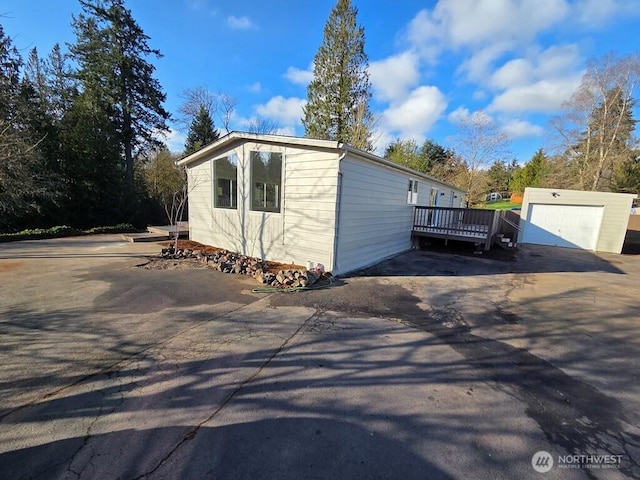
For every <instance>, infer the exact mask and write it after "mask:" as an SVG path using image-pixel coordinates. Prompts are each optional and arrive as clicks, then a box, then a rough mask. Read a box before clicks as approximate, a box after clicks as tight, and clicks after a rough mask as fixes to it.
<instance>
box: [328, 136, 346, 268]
mask: <svg viewBox="0 0 640 480" xmlns="http://www.w3.org/2000/svg"><path fill="white" fill-rule="evenodd" d="M346 156H347V150H346V149H344V150H343V151H342V153H341V154H340V156H339V157H338V185H337V187H336V211H335V222H334V230H335V233H334V235H333V259H332V266H331V271H332V272H334V271H336V270H337V268H338V245H339V242H338V237H339V236H340V204H341V202H342V172H341V171H340V165H341V163H342V160H344V158H345V157H346Z"/></svg>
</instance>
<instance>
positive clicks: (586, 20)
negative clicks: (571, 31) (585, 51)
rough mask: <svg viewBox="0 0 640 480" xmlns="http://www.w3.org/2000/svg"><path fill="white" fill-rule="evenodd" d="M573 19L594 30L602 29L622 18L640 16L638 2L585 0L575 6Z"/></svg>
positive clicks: (628, 0)
mask: <svg viewBox="0 0 640 480" xmlns="http://www.w3.org/2000/svg"><path fill="white" fill-rule="evenodd" d="M573 10H574V11H573V17H574V18H576V19H577V20H578V22H580V23H582V24H584V25H586V26H588V27H592V28H602V27H604V26H605V25H606V24H607V23H608V22H609V21H610V20H612V19H613V18H615V17H620V16H626V17H629V16H634V17H637V16H640V4H639V3H638V1H637V0H583V1H581V2H576V3H575V4H574V5H573Z"/></svg>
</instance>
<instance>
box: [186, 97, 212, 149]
mask: <svg viewBox="0 0 640 480" xmlns="http://www.w3.org/2000/svg"><path fill="white" fill-rule="evenodd" d="M218 138H220V133H219V132H218V131H217V130H216V129H215V128H214V125H213V119H212V118H211V114H210V113H209V111H208V110H207V109H206V108H205V107H204V105H200V109H199V110H198V113H197V115H196V116H195V117H194V118H193V120H192V121H191V125H189V132H188V133H187V140H186V142H185V145H184V153H185V154H186V155H189V154H190V153H193V152H195V151H196V150H199V149H200V148H202V147H204V146H205V145H207V144H209V143H211V142H213V141H215V140H217V139H218Z"/></svg>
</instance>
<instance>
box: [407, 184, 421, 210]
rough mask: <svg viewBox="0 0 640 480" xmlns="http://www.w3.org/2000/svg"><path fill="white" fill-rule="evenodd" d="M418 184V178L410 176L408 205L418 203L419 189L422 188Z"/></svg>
mask: <svg viewBox="0 0 640 480" xmlns="http://www.w3.org/2000/svg"><path fill="white" fill-rule="evenodd" d="M418 184H419V182H418V180H416V179H415V178H409V186H408V188H407V205H417V204H418V191H419V190H420V188H419V187H418Z"/></svg>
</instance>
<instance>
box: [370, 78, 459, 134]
mask: <svg viewBox="0 0 640 480" xmlns="http://www.w3.org/2000/svg"><path fill="white" fill-rule="evenodd" d="M446 108H447V100H446V98H445V96H444V95H443V94H442V92H441V91H440V90H439V89H438V88H437V87H434V86H424V85H423V86H420V87H418V88H416V89H415V90H413V91H412V92H411V93H410V94H409V96H408V97H407V98H406V99H405V100H403V101H401V102H396V103H392V104H391V105H390V106H389V108H387V109H386V110H385V111H384V112H383V113H382V117H381V126H382V128H383V129H384V130H386V131H387V133H389V134H395V135H398V136H400V137H402V138H413V139H414V140H416V141H421V140H423V139H424V138H425V135H426V133H427V132H428V131H429V129H430V128H431V127H432V126H433V124H435V123H436V122H437V121H438V119H439V118H440V117H441V116H442V114H443V113H444V111H445V110H446Z"/></svg>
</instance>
